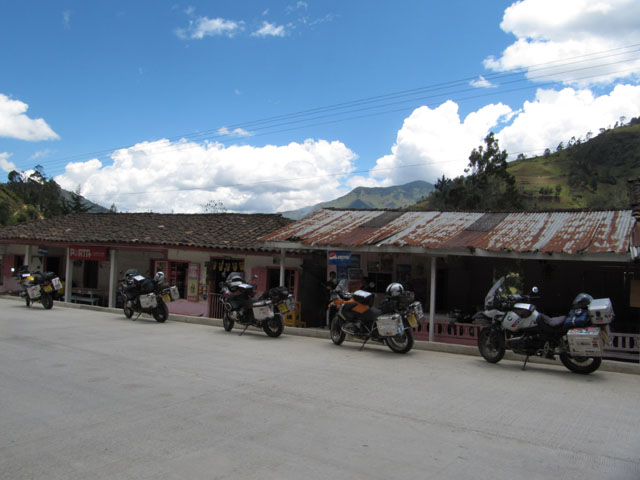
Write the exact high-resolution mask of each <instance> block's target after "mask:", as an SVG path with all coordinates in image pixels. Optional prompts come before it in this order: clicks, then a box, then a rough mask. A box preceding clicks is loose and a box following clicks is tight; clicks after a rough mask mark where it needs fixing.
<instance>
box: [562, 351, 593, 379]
mask: <svg viewBox="0 0 640 480" xmlns="http://www.w3.org/2000/svg"><path fill="white" fill-rule="evenodd" d="M560 361H561V362H562V364H563V365H564V366H565V367H567V368H568V369H569V370H571V371H572V372H574V373H580V374H583V375H587V374H589V373H592V372H595V371H596V370H597V369H598V368H600V365H601V364H602V359H601V358H600V357H572V356H571V355H569V354H568V353H561V354H560Z"/></svg>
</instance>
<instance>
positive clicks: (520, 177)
mask: <svg viewBox="0 0 640 480" xmlns="http://www.w3.org/2000/svg"><path fill="white" fill-rule="evenodd" d="M508 171H509V173H510V174H512V175H513V176H514V177H515V178H516V182H517V185H518V188H519V190H520V191H521V192H522V195H523V200H524V203H525V208H526V209H527V210H558V209H573V208H589V209H595V208H626V207H628V205H629V199H628V195H627V180H628V179H631V178H637V177H639V176H640V124H635V125H629V126H624V127H618V128H615V129H613V130H608V131H605V132H603V133H601V134H600V135H598V136H597V137H594V138H592V139H590V140H589V141H586V142H580V143H574V144H572V145H571V146H570V147H568V148H563V149H561V150H559V151H556V152H554V153H550V154H548V155H547V156H544V155H543V156H541V157H535V158H531V159H524V160H516V161H513V162H511V163H510V164H509V168H508Z"/></svg>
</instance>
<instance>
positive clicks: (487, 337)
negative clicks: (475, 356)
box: [478, 327, 505, 363]
mask: <svg viewBox="0 0 640 480" xmlns="http://www.w3.org/2000/svg"><path fill="white" fill-rule="evenodd" d="M478 350H480V355H482V357H483V358H484V359H485V360H486V361H487V362H489V363H498V362H499V361H500V360H502V357H504V352H505V348H504V339H503V337H502V332H501V331H500V329H498V328H491V327H484V328H483V329H482V330H480V334H479V335H478Z"/></svg>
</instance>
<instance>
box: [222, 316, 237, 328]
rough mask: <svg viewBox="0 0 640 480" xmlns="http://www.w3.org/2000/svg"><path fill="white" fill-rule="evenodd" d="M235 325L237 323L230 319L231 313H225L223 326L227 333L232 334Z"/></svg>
mask: <svg viewBox="0 0 640 480" xmlns="http://www.w3.org/2000/svg"><path fill="white" fill-rule="evenodd" d="M234 323H235V322H234V321H233V320H231V319H230V318H229V312H224V316H223V317H222V326H223V327H224V329H225V331H227V332H230V331H231V329H232V328H233V324H234Z"/></svg>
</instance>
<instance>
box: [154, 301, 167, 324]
mask: <svg viewBox="0 0 640 480" xmlns="http://www.w3.org/2000/svg"><path fill="white" fill-rule="evenodd" d="M152 314H153V318H155V319H156V322H158V323H163V322H166V321H167V318H169V309H168V308H167V304H166V303H164V302H162V303H158V306H157V307H156V308H154V309H153V312H152Z"/></svg>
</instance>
